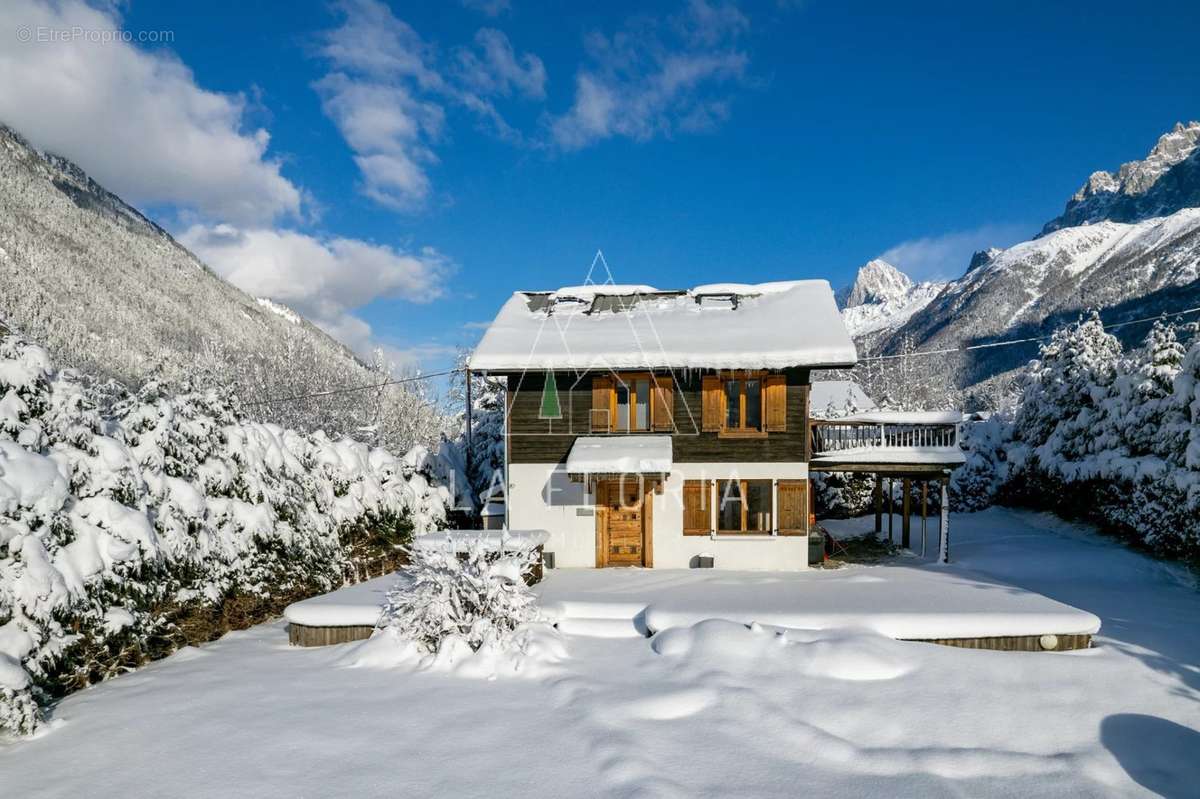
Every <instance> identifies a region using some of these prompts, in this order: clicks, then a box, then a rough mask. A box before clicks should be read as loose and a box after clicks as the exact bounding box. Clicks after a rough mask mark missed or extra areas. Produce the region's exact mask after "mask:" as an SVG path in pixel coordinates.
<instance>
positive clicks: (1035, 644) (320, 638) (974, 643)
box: [288, 622, 1092, 652]
mask: <svg viewBox="0 0 1200 799" xmlns="http://www.w3.org/2000/svg"><path fill="white" fill-rule="evenodd" d="M373 632H375V628H374V627H372V626H366V625H351V626H343V627H312V626H309V625H306V624H296V623H294V622H288V643H289V644H291V645H292V646H332V645H334V644H346V643H350V642H351V641H363V640H366V639H367V638H370V637H371V633H373ZM1051 639H1053V640H1051ZM901 640H905V641H915V642H917V643H922V644H938V645H940V646H956V647H959V648H961V649H986V650H991V651H996V652H1069V651H1071V650H1075V649H1088V648H1089V647H1091V645H1092V636H1091V635H1090V634H1089V633H1068V634H1059V635H999V636H991V637H985V638H905V639H901Z"/></svg>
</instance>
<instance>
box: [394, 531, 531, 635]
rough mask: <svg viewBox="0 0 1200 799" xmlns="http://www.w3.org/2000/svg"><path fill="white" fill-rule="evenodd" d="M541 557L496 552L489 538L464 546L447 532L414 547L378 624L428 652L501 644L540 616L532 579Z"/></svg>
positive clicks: (521, 549) (526, 550) (520, 550)
mask: <svg viewBox="0 0 1200 799" xmlns="http://www.w3.org/2000/svg"><path fill="white" fill-rule="evenodd" d="M538 557H539V555H538V552H537V550H536V548H534V547H517V548H514V549H511V550H508V549H506V550H505V551H503V552H501V551H498V550H497V548H496V547H492V546H489V545H488V544H487V542H486V539H485V538H484V536H476V537H475V538H474V539H473V540H471V541H469V542H467V543H466V544H462V543H460V542H458V541H455V540H451V539H450V538H449V537H447V539H446V540H445V542H444V544H443V543H442V542H437V543H436V544H435V543H433V542H429V541H426V542H423V543H422V544H420V545H417V546H414V547H412V548H411V549H410V551H409V562H408V564H406V565H405V566H404V567H403V568H402V569H401V571H400V579H399V581H398V582H397V583H396V585H395V587H394V588H393V589H392V590H391V591H390V592H388V597H387V604H386V605H385V606H384V612H383V615H382V617H381V620H380V623H379V624H380V627H383V628H388V629H389V630H391V632H393V633H394V634H395V635H396V637H397V638H399V639H400V640H403V641H412V642H413V643H415V644H416V645H417V646H418V647H420V648H421V649H422V650H423V651H424V652H426V653H436V652H439V651H441V649H442V648H443V647H445V646H447V645H449V646H452V647H461V646H462V645H466V646H467V647H469V648H470V649H471V651H478V650H479V649H480V648H481V647H483V646H497V647H501V648H503V647H504V646H505V645H507V644H508V643H509V642H510V641H511V638H512V636H513V634H514V633H515V632H516V631H517V630H518V629H519V628H520V627H521V626H522V625H524V624H528V623H530V622H532V621H535V620H536V618H537V616H538V612H537V605H536V602H537V598H536V596H535V595H534V593H533V591H532V590H530V588H529V586H528V584H527V582H526V578H527V577H528V576H529V575H530V574H531V573H532V571H533V567H534V564H535V563H536V562H537V558H538Z"/></svg>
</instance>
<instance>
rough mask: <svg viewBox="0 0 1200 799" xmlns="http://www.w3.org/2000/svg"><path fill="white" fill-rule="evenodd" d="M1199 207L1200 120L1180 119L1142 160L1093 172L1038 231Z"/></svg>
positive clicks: (1146, 216) (1050, 230) (1117, 220)
mask: <svg viewBox="0 0 1200 799" xmlns="http://www.w3.org/2000/svg"><path fill="white" fill-rule="evenodd" d="M1198 207H1200V122H1189V123H1188V124H1187V125H1184V124H1183V123H1182V122H1180V123H1176V125H1175V128H1174V129H1173V130H1171V131H1170V132H1168V133H1165V134H1163V135H1162V137H1161V138H1159V140H1158V143H1157V144H1155V145H1154V149H1152V150H1151V151H1150V154H1149V155H1147V156H1146V157H1145V158H1144V159H1142V160H1141V161H1130V162H1129V163H1126V164H1122V165H1121V167H1120V169H1118V170H1117V171H1116V172H1103V171H1101V172H1093V173H1092V176H1091V177H1089V178H1088V181H1087V183H1085V184H1084V185H1083V186H1082V187H1081V188H1080V189H1079V191H1077V192H1075V194H1074V196H1072V197H1071V199H1070V201H1069V202H1067V207H1066V210H1064V211H1063V213H1062V215H1061V216H1058V217H1056V218H1054V219H1052V220H1050V221H1049V222H1047V223H1046V226H1045V227H1044V228H1043V229H1042V235H1046V234H1047V233H1051V232H1053V231H1055V230H1061V229H1062V228H1066V227H1075V226H1077V225H1087V224H1092V223H1094V222H1101V221H1106V220H1107V221H1110V222H1139V221H1141V220H1143V219H1149V218H1151V217H1155V216H1167V215H1169V214H1173V213H1174V212H1176V211H1179V210H1181V209H1183V208H1198Z"/></svg>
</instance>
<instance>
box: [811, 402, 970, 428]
mask: <svg viewBox="0 0 1200 799" xmlns="http://www.w3.org/2000/svg"><path fill="white" fill-rule="evenodd" d="M814 407H815V404H814ZM962 420H963V415H962V411H867V412H866V413H853V414H851V415H849V416H843V417H841V418H840V419H838V421H839V422H867V423H870V424H958V423H959V422H961V421H962Z"/></svg>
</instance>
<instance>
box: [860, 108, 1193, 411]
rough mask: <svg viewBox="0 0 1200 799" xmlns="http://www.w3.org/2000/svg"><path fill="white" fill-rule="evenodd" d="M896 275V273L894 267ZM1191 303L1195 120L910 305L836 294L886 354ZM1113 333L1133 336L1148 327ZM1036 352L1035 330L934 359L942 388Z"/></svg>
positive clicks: (994, 372)
mask: <svg viewBox="0 0 1200 799" xmlns="http://www.w3.org/2000/svg"><path fill="white" fill-rule="evenodd" d="M1188 203H1190V205H1189V204H1188ZM1176 206H1178V207H1176ZM1152 211H1153V212H1162V213H1152ZM1109 217H1112V218H1109ZM1064 221H1074V222H1076V224H1070V225H1067V224H1064ZM889 266H890V265H889ZM896 271H899V270H896ZM900 274H901V275H903V273H900ZM904 279H905V280H907V276H904ZM893 283H895V284H898V283H903V280H901V279H900V278H896V277H894V276H892V277H890V278H889V284H893ZM909 283H911V281H909ZM845 291H846V295H845V296H849V289H847V290H845ZM1197 304H1200V123H1194V122H1193V123H1190V124H1188V125H1186V126H1185V125H1183V124H1177V125H1176V126H1175V127H1174V128H1173V129H1172V130H1171V131H1169V132H1168V133H1166V134H1164V135H1163V136H1162V137H1160V138H1159V140H1158V142H1157V143H1156V144H1155V146H1154V148H1153V149H1152V150H1151V151H1150V154H1149V155H1148V156H1147V157H1146V158H1145V159H1142V160H1140V161H1130V162H1127V163H1126V164H1124V165H1122V167H1121V168H1120V169H1119V170H1118V171H1117V172H1116V173H1107V172H1105V173H1100V172H1097V173H1093V175H1092V177H1091V178H1089V181H1088V183H1087V184H1085V186H1084V187H1083V188H1081V189H1080V190H1079V192H1076V194H1075V195H1074V196H1073V197H1072V198H1071V199H1070V200H1069V201H1068V203H1067V205H1066V209H1065V211H1064V213H1063V215H1061V216H1059V217H1056V218H1055V219H1054V220H1051V221H1050V222H1048V223H1046V226H1045V227H1044V228H1043V230H1042V232H1040V233H1039V234H1038V235H1037V236H1035V237H1034V238H1032V239H1030V240H1028V241H1025V242H1020V243H1018V244H1015V245H1013V246H1011V247H1009V248H1007V249H1004V250H1000V249H995V248H992V249H989V250H984V251H980V252H977V253H975V255H974V256H973V257H972V258H971V261H970V263H969V264H968V266H967V269H966V270H965V271H964V273H963V274H962V276H961V277H959V278H957V279H956V280H952V281H949V282H948V283H945V284H942V286H941V290H940V291H939V292H938V293H937V294H936V295H935V296H933V297H931V298H929V299H928V300H927V301H925V302H923V303H922V304H921V305H920V307H918V308H916V309H915V310H911V309H910V308H907V307H905V306H904V305H902V304H900V303H897V302H896V300H895V299H891V300H886V301H884V302H878V303H874V304H867V305H861V306H844V307H843V312H842V314H843V319H844V321H845V322H846V324H847V327H848V328H850V330H851V334H852V335H853V336H854V338H855V341H856V342H857V343H858V344H859V345H860V347H861V348H862V349H864V350H866V351H869V352H872V353H879V354H887V355H894V354H902V353H904V352H911V351H920V350H930V349H953V348H956V347H963V346H969V345H974V344H988V343H994V342H999V341H1004V340H1011V339H1022V338H1037V337H1040V336H1044V335H1047V334H1048V333H1049V332H1051V330H1053V328H1054V327H1057V326H1059V325H1061V324H1064V323H1066V322H1069V321H1071V320H1072V319H1074V318H1076V317H1078V315H1079V314H1081V313H1084V312H1086V311H1088V310H1091V309H1097V310H1100V312H1101V318H1102V319H1104V320H1105V322H1106V323H1109V324H1113V323H1117V322H1123V321H1130V320H1133V319H1142V318H1147V317H1153V316H1155V315H1158V314H1163V313H1166V314H1169V313H1170V312H1172V311H1179V310H1182V309H1185V308H1188V307H1192V306H1195V305H1197ZM864 308H871V309H873V310H872V312H871V314H869V315H868V314H866V313H865V312H864V311H863V309H864ZM868 316H869V318H865V317H868ZM1120 335H1121V336H1122V337H1123V338H1125V339H1126V340H1127V341H1132V340H1134V339H1137V338H1140V337H1141V336H1144V335H1145V330H1141V329H1137V328H1134V327H1128V328H1125V329H1123V330H1121V331H1120ZM1036 354H1037V346H1036V342H1029V343H1026V344H1023V345H1013V346H1005V347H996V348H987V349H983V350H976V351H974V352H971V353H962V354H961V355H955V356H950V357H947V358H945V359H944V360H943V361H940V362H939V368H938V371H939V373H941V374H943V375H944V376H945V383H946V385H945V386H944V388H945V389H946V390H947V391H951V392H954V391H965V392H967V393H971V392H972V391H973V390H974V388H975V387H977V386H978V385H980V384H982V383H985V382H987V381H990V380H992V379H994V378H996V377H997V376H999V375H1002V374H1004V373H1007V372H1010V371H1011V370H1013V369H1017V368H1019V367H1021V366H1023V365H1024V364H1025V363H1026V362H1028V360H1029V359H1031V358H1033V357H1036Z"/></svg>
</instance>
